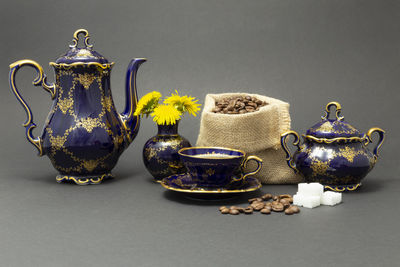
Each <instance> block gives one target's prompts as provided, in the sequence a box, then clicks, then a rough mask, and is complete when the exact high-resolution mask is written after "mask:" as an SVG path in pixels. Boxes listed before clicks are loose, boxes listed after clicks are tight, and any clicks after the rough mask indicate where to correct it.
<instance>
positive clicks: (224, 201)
mask: <svg viewBox="0 0 400 267" xmlns="http://www.w3.org/2000/svg"><path fill="white" fill-rule="evenodd" d="M262 194H263V192H262V190H261V189H259V190H257V191H253V192H246V193H241V194H234V195H225V194H215V195H214V194H213V195H208V194H189V193H181V192H174V191H165V192H164V194H163V196H164V197H165V198H166V199H168V200H170V201H174V202H178V203H180V204H187V205H200V206H214V205H224V206H231V205H243V204H245V203H248V202H247V200H248V199H249V198H253V197H257V196H260V195H262Z"/></svg>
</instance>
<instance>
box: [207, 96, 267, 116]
mask: <svg viewBox="0 0 400 267" xmlns="http://www.w3.org/2000/svg"><path fill="white" fill-rule="evenodd" d="M266 105H267V102H265V101H262V100H260V99H257V98H255V97H250V96H245V97H242V96H232V97H226V98H223V99H220V100H218V101H216V102H215V108H214V109H212V112H214V113H221V114H244V113H248V112H254V111H257V110H259V109H260V107H263V106H266Z"/></svg>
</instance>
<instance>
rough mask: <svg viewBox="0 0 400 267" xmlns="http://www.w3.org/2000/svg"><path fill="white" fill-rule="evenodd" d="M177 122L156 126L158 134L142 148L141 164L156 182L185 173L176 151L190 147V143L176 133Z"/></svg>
mask: <svg viewBox="0 0 400 267" xmlns="http://www.w3.org/2000/svg"><path fill="white" fill-rule="evenodd" d="M178 125H179V121H177V122H176V124H174V125H158V133H157V135H156V136H153V137H152V138H150V139H149V140H148V141H147V142H146V144H145V145H144V147H143V162H144V165H145V166H146V168H147V170H148V171H149V172H150V173H151V175H152V176H153V177H154V179H155V180H156V181H161V180H162V179H163V178H165V177H168V176H171V175H174V174H181V173H185V172H186V168H185V166H184V165H183V163H182V162H181V160H180V157H179V154H178V151H179V150H180V149H181V148H184V147H190V146H191V144H190V142H189V141H188V140H187V139H186V138H185V137H183V136H181V135H179V133H178Z"/></svg>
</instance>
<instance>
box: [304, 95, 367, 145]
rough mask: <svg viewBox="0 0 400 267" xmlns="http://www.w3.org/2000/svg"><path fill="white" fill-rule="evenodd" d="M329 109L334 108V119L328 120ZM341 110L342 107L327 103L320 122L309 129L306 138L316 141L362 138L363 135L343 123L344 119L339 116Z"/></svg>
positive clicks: (335, 103)
mask: <svg viewBox="0 0 400 267" xmlns="http://www.w3.org/2000/svg"><path fill="white" fill-rule="evenodd" d="M331 107H335V108H336V118H335V119H329V115H330V113H331V111H330V110H331ZM341 110H342V107H341V105H340V104H339V103H338V102H330V103H328V104H327V105H326V107H325V115H324V116H322V117H321V118H322V121H321V122H318V123H317V124H315V125H314V126H312V127H311V128H309V129H308V130H307V132H306V137H309V136H312V137H315V138H318V139H336V138H354V139H355V140H359V139H360V138H362V137H363V136H364V134H363V133H361V132H360V131H359V130H357V129H356V128H354V127H353V126H352V125H351V124H349V123H347V122H345V121H343V120H344V117H343V116H340V112H341Z"/></svg>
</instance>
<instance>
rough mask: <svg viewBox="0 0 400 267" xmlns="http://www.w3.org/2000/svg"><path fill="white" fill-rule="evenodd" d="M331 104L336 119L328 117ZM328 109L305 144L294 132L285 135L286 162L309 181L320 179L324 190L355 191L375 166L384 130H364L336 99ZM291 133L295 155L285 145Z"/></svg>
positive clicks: (283, 138) (306, 135)
mask: <svg viewBox="0 0 400 267" xmlns="http://www.w3.org/2000/svg"><path fill="white" fill-rule="evenodd" d="M331 107H336V118H335V119H329V115H330V113H331V112H330V108H331ZM325 112H326V114H325V116H323V117H322V121H321V122H319V123H317V124H315V125H314V126H313V127H311V128H310V129H308V130H307V132H306V134H305V135H303V139H304V142H303V144H300V137H299V135H298V134H297V133H296V132H295V131H289V132H286V133H284V134H282V136H281V144H282V147H283V149H284V150H285V151H286V154H287V158H286V160H287V163H288V165H289V167H290V168H292V169H293V170H294V171H295V172H296V173H300V174H302V175H303V176H304V178H305V180H306V182H319V183H321V184H323V185H324V186H325V189H328V190H333V191H338V192H342V191H352V190H355V189H357V188H358V187H359V186H360V185H361V180H362V179H363V178H364V177H365V176H366V175H367V174H368V173H369V172H370V171H371V170H372V168H373V167H374V166H375V164H376V162H377V159H378V150H379V148H380V147H381V145H382V143H383V140H384V133H385V132H384V131H383V130H382V129H380V128H371V129H370V130H368V132H367V133H361V132H360V131H358V130H357V129H355V128H354V127H353V126H352V125H350V124H349V123H347V122H344V121H343V120H344V117H342V116H340V112H341V106H340V104H339V103H337V102H331V103H328V105H327V106H326V108H325ZM375 132H376V133H378V136H379V140H378V142H377V144H376V146H375V148H374V149H373V151H372V152H371V151H369V150H368V148H367V145H368V144H369V143H371V142H372V135H373V133H375ZM290 135H293V136H294V138H295V139H294V142H293V144H294V145H295V146H296V147H297V150H296V151H295V152H294V153H293V155H290V151H289V149H288V147H287V145H286V139H287V137H288V136H290Z"/></svg>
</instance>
